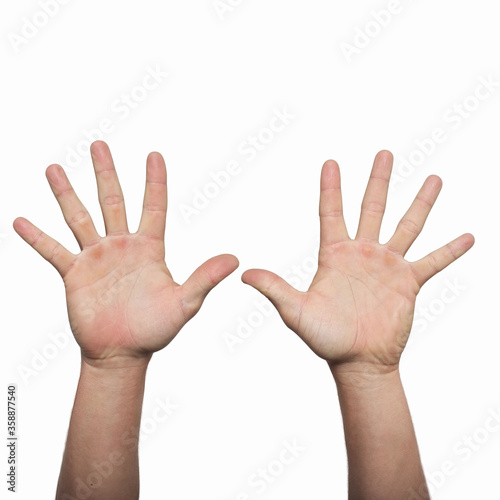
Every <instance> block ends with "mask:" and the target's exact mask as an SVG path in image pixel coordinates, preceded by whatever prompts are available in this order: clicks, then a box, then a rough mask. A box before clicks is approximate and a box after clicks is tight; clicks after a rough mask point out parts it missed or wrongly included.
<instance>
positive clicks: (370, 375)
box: [328, 362, 401, 391]
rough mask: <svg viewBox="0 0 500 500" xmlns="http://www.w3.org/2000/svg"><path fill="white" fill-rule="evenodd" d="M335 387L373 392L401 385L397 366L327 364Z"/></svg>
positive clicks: (363, 363) (357, 363)
mask: <svg viewBox="0 0 500 500" xmlns="http://www.w3.org/2000/svg"><path fill="white" fill-rule="evenodd" d="M328 366H329V368H330V371H331V372H332V375H333V378H334V380H335V383H336V385H337V387H338V388H339V389H340V388H343V389H348V390H362V391H363V390H367V391H373V390H377V389H378V388H387V387H388V386H391V385H394V384H401V378H400V373H399V365H390V366H387V365H376V364H373V363H365V362H352V363H342V364H336V365H334V364H331V363H328Z"/></svg>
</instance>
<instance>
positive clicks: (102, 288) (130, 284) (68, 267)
mask: <svg viewBox="0 0 500 500" xmlns="http://www.w3.org/2000/svg"><path fill="white" fill-rule="evenodd" d="M91 153H92V161H93V164H94V168H95V173H96V179H97V186H98V192H99V201H100V204H101V208H102V212H103V216H104V222H105V226H106V237H104V238H102V237H101V236H99V234H98V233H97V231H96V229H95V226H94V224H93V222H92V219H91V217H90V215H89V213H88V212H87V210H86V209H85V207H84V206H83V204H82V203H81V201H80V200H79V199H78V197H77V195H76V193H75V192H74V190H73V188H72V187H71V185H70V183H69V181H68V179H67V177H66V175H65V173H64V170H63V169H62V167H60V166H59V165H51V166H50V167H49V168H48V169H47V179H48V181H49V183H50V186H51V188H52V191H53V192H54V195H55V197H56V199H57V201H58V202H59V205H60V206H61V210H62V212H63V214H64V218H65V220H66V222H67V223H68V225H69V227H70V228H71V230H72V231H73V234H74V235H75V237H76V239H77V240H78V243H79V245H80V248H81V253H80V254H78V255H74V254H72V253H71V252H69V251H68V250H67V249H66V248H64V247H63V246H62V245H60V244H59V243H58V242H56V241H55V240H53V239H52V238H50V237H49V236H47V235H46V234H45V233H43V232H42V231H41V230H40V229H38V228H37V227H35V226H34V225H33V224H31V223H30V222H29V221H27V220H26V219H23V218H18V219H16V220H15V221H14V228H15V230H16V231H17V232H18V233H19V235H20V236H21V237H22V238H23V239H24V240H25V241H26V242H27V243H29V244H30V245H31V246H32V247H33V248H34V249H35V250H37V251H38V252H39V253H40V254H41V255H42V257H44V258H45V259H47V260H48V261H49V262H50V263H51V264H52V265H53V266H54V267H55V268H56V269H57V270H58V271H59V273H60V274H61V276H62V278H63V280H64V284H65V287H66V298H67V305H68V314H69V320H70V325H71V328H72V330H73V333H74V335H75V338H76V340H77V342H78V343H79V345H80V347H81V349H82V354H83V356H84V357H85V358H86V359H87V360H92V361H97V360H100V361H103V360H111V359H117V360H130V359H132V358H137V357H139V358H140V357H148V356H150V355H151V354H152V353H153V352H155V351H158V350H159V349H162V348H163V347H165V346H166V345H167V344H168V343H169V342H170V341H171V340H172V339H173V338H174V337H175V335H176V334H177V333H178V332H179V330H180V329H181V328H182V326H183V325H184V324H185V323H186V322H187V321H188V320H189V319H190V318H192V317H193V316H194V314H196V312H197V311H198V309H199V308H200V307H201V304H202V302H203V299H204V298H205V296H206V295H207V293H208V292H209V291H210V290H211V289H212V288H213V287H214V286H215V285H217V284H218V283H219V282H220V281H221V280H223V279H224V278H225V277H226V276H228V275H229V274H230V273H231V272H233V271H234V270H235V269H236V267H237V266H238V261H237V259H236V258H235V257H234V256H231V255H220V256H218V257H214V258H212V259H210V260H209V261H207V262H205V263H204V264H203V265H202V266H200V267H199V268H198V269H197V270H196V271H195V272H194V273H193V274H192V275H191V276H190V278H189V279H188V280H187V281H186V282H185V283H184V284H183V285H182V286H181V285H178V284H177V283H175V282H174V280H173V279H172V276H171V274H170V272H169V270H168V269H167V266H166V264H165V246H164V236H165V219H166V210H167V182H166V168H165V162H164V160H163V158H162V156H161V155H160V154H159V153H151V154H150V155H149V156H148V160H147V174H146V190H145V195H144V207H143V213H142V218H141V222H140V225H139V229H138V231H137V232H136V233H133V234H132V233H130V232H129V230H128V226H127V217H126V212H125V205H124V200H123V194H122V191H121V188H120V184H119V181H118V177H117V175H116V170H115V167H114V164H113V160H112V157H111V153H110V151H109V148H108V146H107V145H106V144H105V143H104V142H102V141H97V142H95V143H93V144H92V146H91Z"/></svg>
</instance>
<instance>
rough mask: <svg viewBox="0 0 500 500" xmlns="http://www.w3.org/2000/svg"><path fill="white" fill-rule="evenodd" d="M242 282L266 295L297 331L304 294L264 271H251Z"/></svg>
mask: <svg viewBox="0 0 500 500" xmlns="http://www.w3.org/2000/svg"><path fill="white" fill-rule="evenodd" d="M241 280H242V281H243V283H246V284H247V285H250V286H253V287H254V288H255V289H256V290H258V291H259V292H260V293H262V294H263V295H265V296H266V297H267V298H268V299H269V300H270V301H271V302H272V304H273V305H274V307H276V309H277V310H278V312H279V314H280V316H281V317H282V318H283V321H284V322H285V324H286V325H287V326H288V327H289V328H291V329H292V330H295V331H297V329H298V326H299V325H298V322H299V318H300V309H301V304H302V300H303V297H304V295H305V293H304V292H299V291H298V290H296V289H295V288H293V286H291V285H290V284H288V283H287V282H286V281H285V280H284V279H283V278H281V277H280V276H278V275H277V274H274V273H272V272H270V271H265V270H263V269H249V270H248V271H245V272H244V273H243V275H242V277H241Z"/></svg>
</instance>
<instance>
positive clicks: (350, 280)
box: [242, 151, 474, 371]
mask: <svg viewBox="0 0 500 500" xmlns="http://www.w3.org/2000/svg"><path fill="white" fill-rule="evenodd" d="M392 164H393V157H392V154H391V153H390V152H388V151H381V152H379V153H378V154H377V156H376V158H375V162H374V165H373V169H372V172H371V176H370V180H369V182H368V187H367V189H366V193H365V196H364V199H363V203H362V207H361V217H360V222H359V227H358V232H357V234H356V237H355V238H354V239H351V238H350V237H349V235H348V233H347V229H346V225H345V221H344V217H343V212H342V197H341V187H340V172H339V167H338V164H337V163H336V162H335V161H332V160H329V161H327V162H326V163H325V164H324V166H323V170H322V174H321V195H320V208H319V214H320V224H321V243H320V251H319V261H318V271H317V273H316V275H315V277H314V279H313V281H312V283H311V286H310V287H309V290H308V291H307V292H299V291H297V290H296V289H294V288H293V287H291V286H290V285H289V284H288V283H287V282H286V281H284V280H283V279H282V278H280V277H279V276H277V275H276V274H274V273H271V272H269V271H264V270H259V269H252V270H248V271H246V272H245V273H244V274H243V276H242V280H243V281H244V282H245V283H247V284H249V285H252V286H253V287H255V288H256V289H257V290H259V291H260V292H261V293H263V294H264V295H265V296H266V297H268V298H269V299H270V300H271V302H272V303H273V304H274V305H275V307H276V308H277V310H278V312H279V313H280V315H281V317H282V318H283V320H284V322H285V324H286V325H287V326H288V327H289V328H290V329H292V330H293V331H295V332H296V333H297V334H298V335H299V336H300V337H301V338H302V339H303V340H304V341H305V342H306V344H307V345H308V346H309V347H310V348H311V349H312V350H313V351H314V352H315V353H316V354H317V355H318V356H320V357H322V358H324V359H325V360H327V361H328V363H329V364H330V366H331V367H337V366H341V365H343V366H349V367H350V368H352V367H355V366H359V367H363V369H369V370H375V371H387V370H392V369H394V368H397V366H398V363H399V358H400V356H401V353H402V352H403V349H404V347H405V345H406V342H407V340H408V336H409V334H410V330H411V325H412V321H413V314H414V307H415V299H416V296H417V294H418V292H419V290H420V288H421V286H422V285H423V284H424V283H425V282H426V281H427V280H428V279H430V278H431V277H432V276H434V275H435V274H437V273H438V272H440V271H441V270H442V269H444V268H445V267H446V266H448V265H449V264H451V263H452V262H453V261H454V260H456V259H458V258H459V257H461V256H462V255H463V254H464V253H465V252H467V250H469V249H470V248H471V247H472V245H473V244H474V238H473V236H472V235H471V234H464V235H462V236H460V237H459V238H457V239H455V240H453V241H452V242H450V243H448V244H447V245H445V246H443V247H442V248H440V249H438V250H436V251H434V252H432V253H430V254H429V255H427V256H426V257H424V258H422V259H420V260H418V261H416V262H408V261H407V260H405V258H404V256H405V254H406V253H407V251H408V249H409V248H410V247H411V245H412V244H413V242H414V241H415V239H416V238H417V236H418V235H419V234H420V232H421V230H422V228H423V226H424V223H425V220H426V219H427V216H428V215H429V212H430V210H431V208H432V206H433V205H434V202H435V201H436V199H437V196H438V194H439V192H440V190H441V186H442V183H441V179H440V178H439V177H437V176H430V177H428V178H427V179H426V181H425V183H424V185H423V186H422V188H421V190H420V192H419V193H418V195H417V197H416V198H415V200H414V202H413V204H412V205H411V207H410V208H409V210H408V211H407V213H406V214H405V216H404V217H403V218H402V219H401V221H400V223H399V225H398V227H397V229H396V232H395V233H394V235H393V236H392V238H391V239H390V240H389V241H388V242H387V243H385V244H381V243H379V241H378V240H379V234H380V227H381V224H382V218H383V215H384V211H385V206H386V199H387V192H388V186H389V179H390V176H391V171H392Z"/></svg>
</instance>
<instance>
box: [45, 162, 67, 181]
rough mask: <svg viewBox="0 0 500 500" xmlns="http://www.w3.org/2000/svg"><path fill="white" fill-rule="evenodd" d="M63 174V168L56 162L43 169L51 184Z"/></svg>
mask: <svg viewBox="0 0 500 500" xmlns="http://www.w3.org/2000/svg"><path fill="white" fill-rule="evenodd" d="M62 175H63V168H62V167H61V165H59V164H58V163H52V164H51V165H49V166H48V167H47V168H46V170H45V177H46V178H47V180H48V181H49V182H50V183H51V184H53V183H55V182H57V181H58V180H59V179H60V178H61V177H62Z"/></svg>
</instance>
